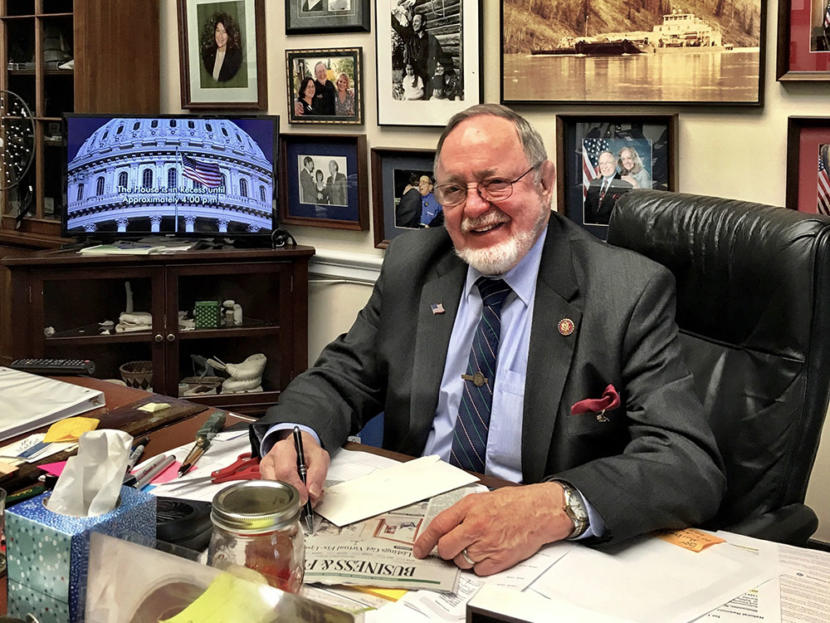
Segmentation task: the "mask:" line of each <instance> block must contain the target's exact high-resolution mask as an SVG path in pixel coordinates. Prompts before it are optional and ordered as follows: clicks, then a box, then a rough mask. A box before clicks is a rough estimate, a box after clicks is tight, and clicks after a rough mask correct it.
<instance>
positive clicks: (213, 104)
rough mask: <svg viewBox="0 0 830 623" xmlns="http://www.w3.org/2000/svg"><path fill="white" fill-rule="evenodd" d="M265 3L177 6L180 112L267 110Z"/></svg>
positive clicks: (205, 1)
mask: <svg viewBox="0 0 830 623" xmlns="http://www.w3.org/2000/svg"><path fill="white" fill-rule="evenodd" d="M264 7H265V0H222V1H219V2H217V1H216V0H178V9H179V16H178V17H179V65H180V74H181V96H182V108H192V109H199V108H212V109H220V108H232V109H234V110H245V109H252V110H265V109H267V108H268V89H267V84H266V76H267V75H268V73H267V71H266V60H265V8H264Z"/></svg>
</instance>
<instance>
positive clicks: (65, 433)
mask: <svg viewBox="0 0 830 623" xmlns="http://www.w3.org/2000/svg"><path fill="white" fill-rule="evenodd" d="M99 422H100V421H99V420H96V419H95V418H94V417H68V418H66V419H65V420H61V421H60V422H55V423H54V424H52V426H50V427H49V430H48V431H46V436H45V437H44V438H43V443H56V442H59V441H78V438H79V437H80V436H81V435H83V434H84V433H85V432H87V431H91V430H95V429H96V428H98V424H99Z"/></svg>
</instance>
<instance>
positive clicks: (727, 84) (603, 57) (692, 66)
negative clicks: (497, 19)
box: [501, 0, 766, 106]
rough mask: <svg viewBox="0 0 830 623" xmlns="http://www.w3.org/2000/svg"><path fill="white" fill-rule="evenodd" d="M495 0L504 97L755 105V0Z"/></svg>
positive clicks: (758, 82) (758, 78)
mask: <svg viewBox="0 0 830 623" xmlns="http://www.w3.org/2000/svg"><path fill="white" fill-rule="evenodd" d="M668 4H669V3H666V2H658V1H656V0H644V1H643V2H628V1H625V0H584V2H573V1H572V0H550V1H549V2H535V3H534V2H526V1H525V0H503V1H502V3H501V37H502V40H501V102H502V103H504V104H551V103H553V104H566V103H585V104H588V103H590V104H635V103H636V104H667V105H669V104H670V105H677V104H700V105H713V104H717V105H743V106H760V105H761V104H762V99H763V98H762V96H763V67H764V31H765V28H764V25H765V21H766V19H765V15H766V9H765V6H766V2H763V1H762V0H733V1H732V2H729V3H727V2H721V1H714V0H688V1H687V2H684V3H683V6H682V7H676V5H677V3H670V4H671V6H672V7H675V8H673V9H667V8H666V6H667V5H668Z"/></svg>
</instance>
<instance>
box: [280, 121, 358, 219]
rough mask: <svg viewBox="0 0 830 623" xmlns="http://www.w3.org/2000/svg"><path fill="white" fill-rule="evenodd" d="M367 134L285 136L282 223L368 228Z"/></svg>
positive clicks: (282, 177) (282, 143)
mask: <svg viewBox="0 0 830 623" xmlns="http://www.w3.org/2000/svg"><path fill="white" fill-rule="evenodd" d="M367 188H368V179H367V175H366V136H365V135H363V134H360V135H357V134H351V135H349V134H332V135H330V136H324V135H320V134H283V135H281V136H280V222H282V223H288V224H291V225H310V226H312V227H329V228H333V229H357V230H362V229H368V228H369V193H368V190H367Z"/></svg>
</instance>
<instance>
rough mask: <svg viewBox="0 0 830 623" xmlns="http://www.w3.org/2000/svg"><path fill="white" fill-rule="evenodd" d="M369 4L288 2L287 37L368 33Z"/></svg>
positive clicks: (351, 0) (356, 0)
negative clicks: (336, 33) (333, 33)
mask: <svg viewBox="0 0 830 623" xmlns="http://www.w3.org/2000/svg"><path fill="white" fill-rule="evenodd" d="M369 6H370V2H369V0H285V34H287V35H301V34H322V33H328V32H369V30H370V29H371V26H370V21H369V13H370V9H369Z"/></svg>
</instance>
